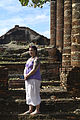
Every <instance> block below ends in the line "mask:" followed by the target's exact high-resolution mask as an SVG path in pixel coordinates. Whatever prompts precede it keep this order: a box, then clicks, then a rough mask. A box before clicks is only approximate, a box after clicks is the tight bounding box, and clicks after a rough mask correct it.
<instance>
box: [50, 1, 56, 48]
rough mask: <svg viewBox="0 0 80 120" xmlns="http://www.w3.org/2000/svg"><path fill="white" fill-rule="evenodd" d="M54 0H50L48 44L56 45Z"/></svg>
mask: <svg viewBox="0 0 80 120" xmlns="http://www.w3.org/2000/svg"><path fill="white" fill-rule="evenodd" d="M55 28H56V2H55V1H51V2H50V45H53V46H55V45H56V29H55Z"/></svg>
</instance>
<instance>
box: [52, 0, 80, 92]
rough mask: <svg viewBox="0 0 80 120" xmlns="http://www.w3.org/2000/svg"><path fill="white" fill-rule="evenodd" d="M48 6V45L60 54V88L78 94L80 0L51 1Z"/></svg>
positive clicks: (79, 74)
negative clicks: (49, 14) (49, 16)
mask: <svg viewBox="0 0 80 120" xmlns="http://www.w3.org/2000/svg"><path fill="white" fill-rule="evenodd" d="M50 4H51V5H50V10H51V12H50V13H51V18H50V20H51V26H50V31H51V33H50V36H51V39H50V45H53V46H56V47H57V48H58V49H59V50H60V51H61V52H62V68H61V74H60V81H61V86H62V87H63V88H64V89H67V88H68V90H70V89H71V88H72V91H73V92H74V91H76V90H77V91H78V92H79V91H80V88H79V86H80V0H51V1H50ZM73 76H74V77H73Z"/></svg>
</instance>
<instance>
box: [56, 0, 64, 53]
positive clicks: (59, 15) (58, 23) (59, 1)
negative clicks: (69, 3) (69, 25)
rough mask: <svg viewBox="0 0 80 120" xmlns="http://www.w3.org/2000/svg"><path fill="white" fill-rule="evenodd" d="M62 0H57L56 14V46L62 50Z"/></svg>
mask: <svg viewBox="0 0 80 120" xmlns="http://www.w3.org/2000/svg"><path fill="white" fill-rule="evenodd" d="M63 1H64V0H57V15H56V47H57V48H58V49H59V50H60V51H62V48H63V27H64V2H63Z"/></svg>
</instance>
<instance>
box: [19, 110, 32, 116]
mask: <svg viewBox="0 0 80 120" xmlns="http://www.w3.org/2000/svg"><path fill="white" fill-rule="evenodd" d="M30 113H31V111H29V110H28V111H26V112H24V113H21V114H19V115H26V114H30Z"/></svg>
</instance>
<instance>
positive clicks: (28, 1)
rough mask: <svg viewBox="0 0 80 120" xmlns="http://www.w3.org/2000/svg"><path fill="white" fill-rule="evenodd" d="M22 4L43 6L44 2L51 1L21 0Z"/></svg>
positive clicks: (48, 0)
mask: <svg viewBox="0 0 80 120" xmlns="http://www.w3.org/2000/svg"><path fill="white" fill-rule="evenodd" d="M19 1H20V2H21V5H22V6H29V7H34V8H36V7H40V8H42V7H43V4H44V3H46V2H50V0H19Z"/></svg>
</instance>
